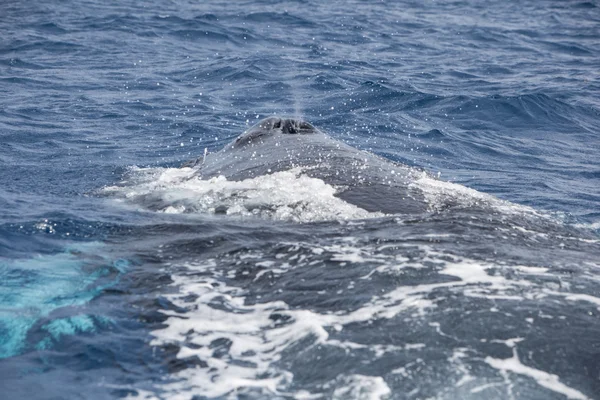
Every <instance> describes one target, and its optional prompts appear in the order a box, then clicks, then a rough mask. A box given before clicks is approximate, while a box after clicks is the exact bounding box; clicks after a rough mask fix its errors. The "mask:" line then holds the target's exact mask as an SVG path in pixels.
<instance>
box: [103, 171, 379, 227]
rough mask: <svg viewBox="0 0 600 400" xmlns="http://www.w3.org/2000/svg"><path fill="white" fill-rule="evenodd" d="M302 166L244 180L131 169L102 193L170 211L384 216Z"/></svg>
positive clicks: (307, 218)
mask: <svg viewBox="0 0 600 400" xmlns="http://www.w3.org/2000/svg"><path fill="white" fill-rule="evenodd" d="M303 172H304V171H303V169H302V168H300V167H297V168H293V169H290V170H287V171H280V172H275V173H272V174H268V175H263V176H258V177H255V178H250V179H245V180H242V181H232V180H228V179H226V178H225V177H223V176H218V177H214V178H211V179H206V180H203V179H200V178H198V177H197V176H196V174H195V170H193V169H191V168H132V169H130V174H129V176H128V177H127V179H125V180H123V181H122V182H121V183H120V185H118V186H109V187H105V188H104V189H103V190H102V191H103V192H104V193H106V194H110V195H115V196H116V197H117V198H120V199H121V200H122V201H124V202H126V203H127V204H132V205H134V206H138V207H141V208H142V209H147V210H151V211H156V212H162V213H169V214H226V215H232V216H238V217H261V218H266V219H273V220H280V221H293V222H317V221H329V220H352V219H364V218H373V217H380V216H383V214H381V213H373V212H368V211H366V210H364V209H362V208H359V207H357V206H355V205H352V204H349V203H347V202H345V201H343V200H341V199H339V198H338V197H336V196H335V194H336V193H337V192H338V190H339V188H336V187H334V186H332V185H329V184H327V183H325V182H324V181H323V180H321V179H318V178H311V177H309V176H307V175H305V174H304V173H303Z"/></svg>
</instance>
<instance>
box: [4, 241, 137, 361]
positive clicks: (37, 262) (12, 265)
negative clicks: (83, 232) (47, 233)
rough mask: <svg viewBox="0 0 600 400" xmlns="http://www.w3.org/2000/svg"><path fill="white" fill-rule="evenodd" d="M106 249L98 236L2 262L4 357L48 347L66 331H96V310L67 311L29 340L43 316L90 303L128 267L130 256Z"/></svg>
mask: <svg viewBox="0 0 600 400" xmlns="http://www.w3.org/2000/svg"><path fill="white" fill-rule="evenodd" d="M102 249H103V245H102V244H101V243H96V242H92V243H86V244H78V245H77V246H74V247H71V248H68V249H66V250H65V251H64V252H63V253H60V254H54V255H51V256H39V257H34V258H31V259H24V260H11V261H2V262H0V358H6V357H11V356H15V355H18V354H20V353H22V352H24V351H27V350H28V349H29V348H34V347H35V348H37V349H45V348H48V347H49V346H50V345H51V343H52V341H56V340H59V339H60V338H61V337H62V336H65V335H73V334H76V333H81V332H92V331H94V329H95V325H96V323H95V322H94V321H95V318H92V317H91V316H88V315H85V314H83V315H75V316H69V317H61V318H57V319H54V320H52V321H50V322H48V323H46V324H44V325H43V326H42V328H41V329H42V330H43V331H45V332H46V333H47V337H45V338H44V339H42V340H41V341H38V343H37V344H31V345H30V344H28V343H27V337H28V334H29V332H30V330H31V328H32V327H33V326H34V325H35V324H36V323H37V322H38V321H40V319H41V318H44V317H47V316H49V315H50V313H52V312H54V311H56V310H58V309H61V308H64V307H73V306H81V305H83V304H85V303H87V302H88V301H90V300H91V299H93V298H94V297H95V296H96V295H98V293H99V292H100V291H101V290H102V289H103V288H105V287H107V286H110V285H112V284H114V283H116V281H117V279H118V276H119V274H121V273H123V272H125V271H126V269H127V266H128V262H127V261H126V260H110V259H108V258H107V257H105V256H102V255H101V254H99V253H100V252H101V251H102Z"/></svg>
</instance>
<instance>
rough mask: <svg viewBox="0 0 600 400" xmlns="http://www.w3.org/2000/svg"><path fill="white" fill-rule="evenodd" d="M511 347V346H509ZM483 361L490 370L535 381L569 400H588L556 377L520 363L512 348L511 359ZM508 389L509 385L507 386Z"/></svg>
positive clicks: (486, 359)
mask: <svg viewBox="0 0 600 400" xmlns="http://www.w3.org/2000/svg"><path fill="white" fill-rule="evenodd" d="M511 347H513V346H511ZM484 361H485V362H486V363H487V364H488V365H490V366H491V367H492V368H496V369H498V370H500V371H502V372H504V373H506V372H512V373H514V374H518V375H523V376H528V377H530V378H532V379H533V380H535V381H536V382H537V384H538V385H540V386H543V387H545V388H546V389H549V390H551V391H553V392H555V393H560V394H562V395H564V396H566V397H567V398H569V399H576V400H588V399H589V398H588V397H587V396H586V395H584V394H583V393H581V392H580V391H578V390H576V389H573V388H571V387H569V386H567V385H565V384H564V383H562V382H561V381H560V380H559V378H558V376H556V375H554V374H549V373H547V372H544V371H541V370H539V369H535V368H532V367H528V366H526V365H524V364H523V363H521V360H519V357H518V355H517V349H516V348H515V347H513V356H512V357H511V358H505V359H498V358H492V357H486V358H485V359H484ZM505 377H506V376H505ZM509 387H510V385H509Z"/></svg>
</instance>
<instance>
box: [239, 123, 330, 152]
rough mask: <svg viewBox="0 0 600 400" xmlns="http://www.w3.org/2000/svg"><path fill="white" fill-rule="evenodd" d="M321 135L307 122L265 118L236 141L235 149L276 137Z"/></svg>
mask: <svg viewBox="0 0 600 400" xmlns="http://www.w3.org/2000/svg"><path fill="white" fill-rule="evenodd" d="M315 133H321V132H320V131H319V130H318V129H317V128H315V127H314V126H312V125H311V124H309V123H308V122H306V121H303V120H301V119H297V118H279V117H269V118H265V119H263V120H262V121H260V122H259V123H257V124H256V125H254V126H253V127H251V128H250V129H248V130H247V131H246V132H244V133H243V134H241V135H240V136H238V137H237V139H235V141H234V143H233V145H232V146H233V147H241V146H245V145H248V144H251V143H254V142H256V141H257V140H263V139H266V138H268V137H273V136H276V135H310V134H315Z"/></svg>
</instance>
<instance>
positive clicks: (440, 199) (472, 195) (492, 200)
mask: <svg viewBox="0 0 600 400" xmlns="http://www.w3.org/2000/svg"><path fill="white" fill-rule="evenodd" d="M409 187H412V188H416V189H419V190H420V191H421V192H422V193H423V195H424V197H425V201H427V203H428V204H429V207H430V208H431V209H432V210H440V209H443V208H445V207H447V206H449V205H459V206H462V207H479V208H482V207H488V208H493V209H495V210H497V211H500V212H503V213H506V214H517V213H518V214H522V213H528V214H534V215H540V214H539V213H538V212H537V211H536V210H534V209H533V208H531V207H527V206H523V205H520V204H515V203H511V202H509V201H506V200H501V199H498V198H496V197H494V196H492V195H489V194H487V193H482V192H479V191H477V190H475V189H471V188H468V187H466V186H463V185H459V184H457V183H452V182H446V181H441V180H439V179H435V178H433V177H431V176H430V175H429V174H427V173H426V172H423V173H422V174H421V175H420V176H418V177H417V179H415V180H414V182H412V183H411V184H409Z"/></svg>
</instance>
